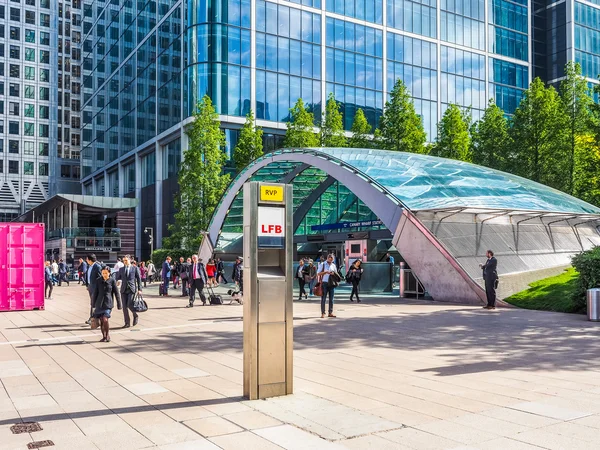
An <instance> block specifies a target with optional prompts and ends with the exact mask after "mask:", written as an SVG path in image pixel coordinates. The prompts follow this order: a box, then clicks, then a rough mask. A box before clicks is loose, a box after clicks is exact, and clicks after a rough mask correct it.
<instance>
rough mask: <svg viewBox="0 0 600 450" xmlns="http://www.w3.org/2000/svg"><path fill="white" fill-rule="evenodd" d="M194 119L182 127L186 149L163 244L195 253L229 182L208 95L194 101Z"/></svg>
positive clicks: (222, 142)
mask: <svg viewBox="0 0 600 450" xmlns="http://www.w3.org/2000/svg"><path fill="white" fill-rule="evenodd" d="M193 117H194V120H193V122H191V123H190V125H189V126H188V127H187V128H186V130H185V132H186V134H187V135H188V148H187V149H186V150H184V152H183V162H182V163H181V167H180V170H179V195H178V196H177V197H176V198H175V207H176V209H177V212H176V213H175V223H174V224H171V225H169V230H170V231H171V236H170V237H168V238H166V239H164V242H163V244H164V245H163V246H164V247H170V248H184V249H187V250H189V251H193V252H196V251H197V250H198V248H199V246H200V243H201V242H202V232H203V231H206V230H207V229H208V225H209V223H210V219H211V217H212V215H213V212H214V210H215V208H216V206H217V204H218V202H219V199H220V198H221V195H222V194H223V192H224V191H225V189H226V188H227V185H228V184H229V175H228V174H223V166H224V165H225V162H226V160H227V156H226V155H225V153H224V152H223V151H222V150H221V147H222V146H223V145H225V133H223V131H222V130H221V129H220V128H219V126H220V123H219V119H218V117H219V116H218V114H217V113H216V112H215V108H214V107H213V104H212V101H211V100H210V97H209V96H208V95H205V96H204V98H203V99H202V100H201V101H200V102H199V103H198V106H197V107H196V111H195V112H194V116H193Z"/></svg>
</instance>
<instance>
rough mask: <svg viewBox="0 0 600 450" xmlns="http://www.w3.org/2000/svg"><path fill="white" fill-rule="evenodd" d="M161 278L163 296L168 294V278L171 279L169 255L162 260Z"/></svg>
mask: <svg viewBox="0 0 600 450" xmlns="http://www.w3.org/2000/svg"><path fill="white" fill-rule="evenodd" d="M161 276H162V279H163V294H162V295H164V296H165V297H168V296H169V280H170V279H171V257H170V256H167V259H165V261H164V262H163V265H162V273H161Z"/></svg>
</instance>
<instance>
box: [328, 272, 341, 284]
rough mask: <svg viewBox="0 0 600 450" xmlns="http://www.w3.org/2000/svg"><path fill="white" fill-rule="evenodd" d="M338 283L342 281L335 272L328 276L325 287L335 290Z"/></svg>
mask: <svg viewBox="0 0 600 450" xmlns="http://www.w3.org/2000/svg"><path fill="white" fill-rule="evenodd" d="M340 281H342V277H340V276H339V274H338V273H337V272H333V273H331V274H329V280H328V281H327V285H328V286H329V287H332V288H336V287H338V286H339V285H340Z"/></svg>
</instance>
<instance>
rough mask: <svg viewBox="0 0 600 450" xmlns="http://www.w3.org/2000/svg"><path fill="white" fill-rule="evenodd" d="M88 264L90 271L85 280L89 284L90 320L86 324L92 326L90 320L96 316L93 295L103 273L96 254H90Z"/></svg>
mask: <svg viewBox="0 0 600 450" xmlns="http://www.w3.org/2000/svg"><path fill="white" fill-rule="evenodd" d="M86 259H87V263H88V270H87V272H86V273H85V278H86V282H87V289H88V294H89V295H90V318H89V319H88V321H87V322H86V323H87V324H88V325H89V324H90V319H91V318H92V315H93V314H94V299H93V295H92V294H93V293H94V289H95V288H96V283H98V278H100V277H101V276H102V272H101V270H100V267H101V265H100V263H99V262H98V261H97V260H96V255H95V254H94V253H90V254H88V255H87V257H86Z"/></svg>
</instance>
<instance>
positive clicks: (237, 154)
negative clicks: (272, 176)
mask: <svg viewBox="0 0 600 450" xmlns="http://www.w3.org/2000/svg"><path fill="white" fill-rule="evenodd" d="M262 135H263V131H262V129H261V128H258V127H255V126H254V113H253V112H252V110H250V112H249V113H248V115H247V116H246V122H245V123H244V126H243V127H242V129H241V131H240V138H239V139H238V142H237V145H236V146H235V149H234V150H233V161H234V162H235V168H236V169H237V170H238V172H239V171H240V170H242V169H243V168H244V167H246V166H247V165H248V164H250V163H251V162H252V161H254V160H255V159H257V158H260V157H261V156H262V155H263V144H262Z"/></svg>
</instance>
